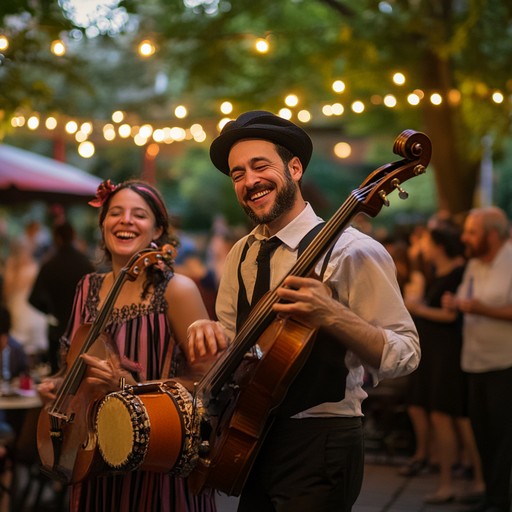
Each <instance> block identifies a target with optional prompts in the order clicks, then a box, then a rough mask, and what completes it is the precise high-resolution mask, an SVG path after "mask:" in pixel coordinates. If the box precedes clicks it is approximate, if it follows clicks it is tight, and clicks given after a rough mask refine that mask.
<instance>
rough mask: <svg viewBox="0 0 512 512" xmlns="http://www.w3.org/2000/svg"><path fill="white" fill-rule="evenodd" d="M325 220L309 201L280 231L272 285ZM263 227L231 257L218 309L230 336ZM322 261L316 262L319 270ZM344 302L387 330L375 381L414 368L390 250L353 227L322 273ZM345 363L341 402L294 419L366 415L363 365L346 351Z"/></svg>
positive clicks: (411, 330) (413, 335) (410, 326)
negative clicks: (306, 237)
mask: <svg viewBox="0 0 512 512" xmlns="http://www.w3.org/2000/svg"><path fill="white" fill-rule="evenodd" d="M321 220H322V219H320V218H319V217H317V215H316V214H315V213H314V211H313V209H312V208H311V206H310V205H309V204H308V205H307V206H306V207H305V209H304V210H303V211H302V212H301V214H300V215H298V216H297V217H296V218H295V219H294V220H293V221H292V222H290V223H289V224H288V225H287V226H286V227H284V228H283V229H282V230H281V231H279V232H278V233H276V236H277V237H279V238H280V239H281V240H282V241H283V244H282V245H281V246H279V247H278V248H277V250H276V251H275V253H274V255H273V257H272V259H271V262H270V272H271V289H273V288H275V287H276V286H277V285H278V284H279V283H280V282H281V280H282V279H283V278H284V277H286V275H287V273H288V271H289V270H290V269H291V267H292V266H293V264H294V263H295V261H296V260H297V250H298V245H299V242H300V241H301V240H302V238H303V237H304V235H305V234H306V233H307V232H309V231H310V229H311V228H313V227H314V226H315V225H316V224H318V223H319V222H321ZM267 237H268V234H267V233H265V232H264V226H257V227H256V228H255V229H254V230H253V231H252V232H251V233H249V235H247V236H246V237H244V238H242V239H241V240H239V241H238V242H237V243H236V244H235V245H234V246H233V248H232V249H231V251H230V253H229V254H228V256H227V259H226V263H225V267H224V274H223V276H222V278H221V282H220V286H219V293H218V295H217V302H216V313H217V317H218V319H219V321H220V322H221V324H222V325H223V326H224V328H225V330H226V332H227V334H228V336H229V337H230V339H233V338H234V336H235V331H236V315H237V311H236V308H237V298H238V272H237V269H238V265H239V262H240V257H241V253H242V250H243V248H244V246H245V245H246V243H249V244H250V247H249V249H248V251H247V255H246V258H245V260H244V262H243V263H242V267H241V273H242V278H243V280H244V284H245V288H246V291H247V294H248V300H249V302H250V300H251V297H252V291H253V288H254V282H255V279H256V270H257V267H256V255H257V253H258V249H259V244H258V243H256V244H254V241H255V240H258V239H262V238H267ZM321 266H322V259H321V260H320V261H319V263H318V265H317V268H316V270H317V272H318V273H320V269H321ZM323 281H324V282H326V283H327V284H328V285H329V287H330V288H331V289H332V290H333V294H334V295H333V296H335V297H336V298H337V299H338V300H339V301H340V302H341V303H343V304H344V305H346V306H347V307H349V308H350V309H351V310H352V311H353V312H354V313H356V314H357V315H358V316H360V317H361V318H363V319H364V320H366V321H367V322H368V323H370V324H372V325H374V326H379V327H381V328H382V329H383V332H384V334H385V346H384V351H383V354H382V359H381V364H380V367H379V368H367V369H368V370H369V371H370V372H371V373H372V376H373V378H374V382H375V384H376V383H377V382H378V381H379V380H381V379H383V378H392V377H398V376H401V375H406V374H408V373H410V372H412V371H413V370H414V369H415V368H416V367H417V366H418V363H419V358H420V348H419V340H418V334H417V331H416V328H415V326H414V322H413V321H412V319H411V316H410V315H409V312H408V311H407V309H406V308H405V305H404V303H403V300H402V296H401V293H400V289H399V287H398V283H397V280H396V269H395V265H394V262H393V260H392V258H391V256H390V255H389V253H388V252H387V251H386V249H385V248H384V247H383V246H382V245H381V244H380V243H378V242H377V241H375V240H374V239H372V238H371V237H369V236H367V235H365V234H363V233H361V232H359V231H358V230H356V229H354V228H351V227H348V228H347V229H346V230H345V231H344V232H343V234H342V236H341V237H340V238H339V239H338V241H337V242H336V245H335V247H334V250H333V252H332V255H331V257H330V259H329V263H328V265H327V269H326V271H325V274H324V276H323ZM345 364H346V366H347V368H348V370H349V373H348V375H347V379H346V388H345V398H344V399H343V400H341V401H340V402H336V403H334V402H329V403H324V404H320V405H317V406H315V407H312V408H310V409H308V410H307V411H303V412H301V413H299V414H297V415H296V416H295V417H299V418H300V417H311V416H323V417H326V416H362V412H361V403H362V401H363V400H364V399H365V398H366V397H367V396H368V395H367V394H366V392H365V391H364V390H363V378H364V367H363V364H362V362H361V361H360V360H359V358H358V357H357V356H356V355H355V354H354V353H352V352H350V351H347V354H346V357H345Z"/></svg>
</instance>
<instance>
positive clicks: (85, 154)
mask: <svg viewBox="0 0 512 512" xmlns="http://www.w3.org/2000/svg"><path fill="white" fill-rule="evenodd" d="M95 151H96V148H95V147H94V144H93V143H92V142H91V141H90V140H86V141H84V142H81V143H80V144H79V145H78V154H79V155H80V156H81V157H82V158H91V157H92V156H93V155H94V152H95Z"/></svg>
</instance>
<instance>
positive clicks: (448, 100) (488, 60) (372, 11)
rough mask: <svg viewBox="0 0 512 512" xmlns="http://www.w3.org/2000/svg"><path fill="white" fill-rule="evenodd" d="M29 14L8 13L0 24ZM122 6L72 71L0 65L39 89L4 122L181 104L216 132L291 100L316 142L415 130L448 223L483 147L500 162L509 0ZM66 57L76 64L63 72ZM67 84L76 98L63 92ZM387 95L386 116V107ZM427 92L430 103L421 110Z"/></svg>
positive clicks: (166, 0)
mask: <svg viewBox="0 0 512 512" xmlns="http://www.w3.org/2000/svg"><path fill="white" fill-rule="evenodd" d="M65 3H66V2H64V4H65ZM31 5H33V4H32V2H28V1H21V0H18V1H17V2H11V3H10V6H11V7H2V10H0V14H5V9H9V8H10V9H12V10H15V9H16V10H17V12H18V13H19V12H21V11H23V10H25V11H29V10H30V9H29V7H30V6H31ZM37 5H40V6H45V8H44V9H43V8H42V7H41V9H40V12H39V14H38V16H39V17H37V16H36V15H35V14H34V13H32V14H31V16H32V19H33V22H34V24H37V23H41V24H42V23H43V20H45V22H47V21H46V20H47V18H48V17H45V16H43V15H42V14H41V13H42V12H49V13H51V15H52V16H51V20H53V21H52V23H53V25H51V23H49V22H47V23H49V25H48V26H53V27H54V28H55V30H56V29H57V28H59V29H60V30H63V29H65V30H68V29H69V28H71V27H73V26H75V28H76V26H77V25H78V23H77V21H76V20H75V19H74V18H73V21H70V18H69V16H70V15H69V14H68V15H67V16H68V17H67V18H66V17H64V16H63V15H62V11H61V12H60V13H59V12H58V9H56V5H57V3H56V2H51V1H48V0H47V1H46V2H43V1H40V2H39V3H38V4H37ZM123 8H124V9H125V11H124V12H125V14H126V20H127V21H126V24H125V25H122V26H120V28H119V30H118V32H117V33H115V34H113V33H110V34H109V33H108V31H105V33H103V34H101V33H100V34H99V35H98V36H97V37H95V38H83V39H82V40H81V41H80V42H75V43H74V45H72V46H73V48H74V50H73V51H72V52H71V51H70V55H71V56H70V57H68V58H69V59H71V60H70V61H68V62H66V63H65V64H64V63H60V64H59V65H58V66H57V69H55V70H53V68H51V71H52V72H51V73H46V75H49V76H46V75H42V74H41V67H44V65H45V62H44V60H42V58H41V60H38V58H40V55H41V53H37V52H35V51H34V52H32V53H31V54H30V59H28V58H25V59H23V58H22V57H17V56H16V57H14V56H11V60H12V63H11V68H9V69H7V71H6V70H5V66H4V67H3V68H4V69H3V70H2V68H1V67H0V86H2V89H3V86H4V84H5V83H6V82H5V81H6V80H10V82H9V81H8V82H7V83H10V84H11V87H9V90H10V91H11V89H14V88H13V85H12V84H13V83H14V82H13V78H15V77H16V76H20V75H21V74H22V73H21V71H18V75H16V74H12V72H11V71H10V69H13V68H16V67H17V64H18V63H19V64H20V70H22V69H24V68H23V67H22V64H23V62H28V61H29V60H30V62H32V63H34V61H37V62H39V63H40V64H41V65H40V66H39V68H38V67H37V66H35V65H31V66H29V67H30V72H31V73H32V75H34V76H35V75H38V76H39V77H40V82H41V83H42V84H44V87H45V88H47V89H48V91H47V92H46V93H45V94H32V93H34V90H33V89H34V87H33V84H34V81H33V80H31V81H29V83H25V82H24V81H23V80H20V82H19V86H18V88H17V91H18V92H17V93H16V94H17V95H18V96H16V94H15V93H14V90H12V98H11V99H10V102H9V103H8V105H7V107H6V106H5V105H2V108H3V110H4V111H5V112H6V113H7V114H8V113H9V112H10V111H12V110H13V109H15V108H16V107H17V105H16V103H17V102H18V103H19V104H20V105H23V104H24V103H27V102H30V103H31V105H32V106H33V108H39V109H40V110H41V111H44V110H46V111H48V110H49V109H50V108H52V109H56V110H59V109H60V110H62V111H63V112H66V111H67V113H73V114H76V115H79V114H80V113H84V112H88V113H89V114H91V113H94V115H95V116H98V117H101V116H103V118H105V119H106V118H108V116H109V115H110V113H111V111H112V108H113V106H115V107H116V108H120V109H125V110H128V111H130V112H132V113H134V114H138V115H142V116H145V117H146V119H147V118H148V117H149V118H151V119H154V120H155V121H158V120H162V119H165V117H167V118H168V117H169V115H170V114H169V113H170V112H171V111H172V107H173V106H175V105H177V104H180V103H184V104H189V105H193V106H194V107H193V114H192V115H193V116H195V117H196V118H197V119H201V120H205V119H209V120H210V122H211V123H212V124H213V123H214V122H215V119H216V118H218V116H219V104H220V102H221V101H222V100H225V99H229V100H230V101H231V102H232V103H233V105H234V111H233V115H236V114H238V113H240V112H242V111H244V110H246V109H253V108H262V109H268V110H272V111H275V112H277V111H278V110H279V109H280V108H282V107H283V106H284V96H285V95H286V94H289V93H294V94H296V95H297V96H298V98H299V105H298V106H297V107H292V108H291V110H292V112H293V115H296V113H297V111H298V110H300V109H308V110H309V111H310V112H311V114H312V120H311V122H310V124H309V130H310V131H311V132H312V133H314V134H321V133H325V132H326V131H327V132H329V131H331V132H336V133H338V134H340V135H342V136H346V137H362V136H365V137H368V136H371V137H372V138H375V139H378V138H379V137H380V136H385V137H388V139H391V137H394V136H395V135H396V134H398V133H399V132H400V131H401V130H402V129H403V128H415V129H421V130H423V131H425V132H426V133H427V134H428V135H429V136H430V138H431V139H432V143H433V157H432V166H431V167H432V168H433V169H434V171H435V177H436V180H435V181H436V188H437V196H438V206H439V207H440V208H443V209H447V210H449V211H451V212H453V213H459V212H463V211H465V210H467V209H468V208H469V207H471V206H472V204H473V202H474V194H475V187H476V184H477V182H478V172H479V165H480V160H481V155H482V144H481V141H482V139H483V137H485V136H490V137H491V138H492V140H493V143H494V155H495V157H496V159H500V158H501V157H502V156H504V155H505V153H504V152H503V151H502V147H503V142H504V141H505V140H506V138H507V136H508V135H509V133H510V117H511V116H510V113H511V112H510V110H511V104H510V101H509V100H508V95H509V94H510V87H511V85H510V80H509V56H510V54H511V50H512V38H511V37H510V34H509V32H510V25H511V22H512V5H511V4H510V2H508V0H387V1H386V0H384V1H376V0H359V1H358V2H350V1H348V0H308V1H306V0H282V1H279V2H268V1H266V0H236V1H231V2H229V1H227V0H145V1H144V2H120V4H119V6H117V7H114V8H113V11H112V12H114V11H115V10H116V9H123ZM129 13H131V16H128V14H129ZM111 18H112V19H114V18H115V16H114V14H112V15H111ZM3 19H4V21H5V17H4V18H3ZM109 19H110V18H109ZM73 24H74V25H73ZM80 30H81V31H82V32H84V31H85V32H87V29H86V28H84V27H81V28H80ZM47 37H50V36H47ZM143 38H149V39H151V40H153V42H154V43H155V45H156V49H157V51H156V54H155V55H154V56H153V57H152V58H151V59H147V60H144V61H143V60H141V59H140V58H138V57H137V56H136V54H135V51H134V47H135V45H136V43H138V42H139V41H140V40H141V39H143ZM257 38H261V39H263V40H265V41H267V42H268V44H269V45H270V50H269V52H268V53H266V54H259V53H257V52H255V51H254V43H255V41H256V39H257ZM34 45H35V47H37V45H36V43H34ZM29 46H30V45H28V46H27V48H28V47H29ZM22 47H23V46H22ZM27 51H28V50H27ZM22 54H23V52H22ZM6 55H7V56H8V54H6ZM72 59H75V60H76V61H78V60H80V66H79V67H78V68H75V67H71V68H72V69H71V70H70V68H69V63H70V62H73V61H72ZM62 62H64V61H62ZM105 62H107V63H108V65H105ZM54 71H55V73H54ZM394 71H401V72H402V73H403V74H404V76H405V78H406V83H405V85H403V86H398V85H396V84H394V83H393V82H392V81H391V75H392V72H394ZM59 73H60V74H59ZM57 75H58V76H59V78H58V79H57V78H55V76H57ZM6 77H7V78H6ZM337 79H341V80H343V82H344V83H345V85H346V89H345V91H344V92H342V93H339V94H338V93H334V92H333V90H332V88H331V86H332V83H333V81H334V80H337ZM77 80H78V82H79V83H80V87H76V88H75V87H70V84H71V83H73V81H75V82H76V81H77ZM157 83H158V84H159V86H158V87H156V84H157ZM31 84H32V85H31ZM30 87H32V89H31V88H30ZM40 87H43V86H40ZM414 90H416V91H421V92H420V94H422V95H424V97H423V99H422V100H421V101H420V103H419V105H418V106H416V107H415V106H411V105H410V104H409V103H408V102H407V95H408V94H409V93H410V92H412V91H414ZM51 91H53V95H52V94H51ZM495 91H501V93H502V94H503V96H504V98H505V100H504V101H503V102H502V103H497V102H496V101H493V99H492V94H493V93H494V92H495ZM391 93H392V94H393V96H394V97H395V98H396V101H397V106H396V107H395V108H388V107H386V106H384V98H385V96H386V95H387V94H391ZM434 93H435V94H438V95H439V96H438V98H440V99H441V100H442V102H441V104H440V105H436V104H434V103H432V102H431V101H430V97H431V95H432V94H434ZM354 100H362V101H363V102H364V103H365V105H366V110H365V113H364V115H357V114H355V113H353V112H352V111H351V109H350V105H351V103H352V101H354ZM3 101H4V102H5V99H4V100H3ZM333 103H341V104H343V106H344V108H345V112H344V114H343V115H341V116H331V117H325V116H324V115H322V113H321V108H322V106H323V105H324V104H333ZM391 140H392V139H391ZM385 158H387V154H386V156H385ZM501 199H502V200H505V199H503V198H501Z"/></svg>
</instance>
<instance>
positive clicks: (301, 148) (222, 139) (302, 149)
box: [210, 125, 313, 175]
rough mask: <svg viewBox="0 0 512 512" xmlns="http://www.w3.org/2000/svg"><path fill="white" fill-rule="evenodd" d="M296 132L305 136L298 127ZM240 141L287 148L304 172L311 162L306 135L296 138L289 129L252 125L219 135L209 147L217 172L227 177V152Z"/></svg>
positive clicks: (296, 135) (311, 150)
mask: <svg viewBox="0 0 512 512" xmlns="http://www.w3.org/2000/svg"><path fill="white" fill-rule="evenodd" d="M297 130H300V131H301V132H302V133H303V134H305V132H303V130H302V129H300V128H298V127H297ZM242 139H262V140H267V141H270V142H274V143H275V144H279V145H280V146H283V147H285V148H287V149H288V150H289V151H291V152H292V153H293V155H294V156H297V157H298V158H299V160H300V161H301V163H302V167H303V170H306V167H307V166H308V164H309V161H310V160H311V154H312V153H313V143H312V142H311V140H310V139H309V137H308V136H307V135H306V137H304V136H303V135H301V136H298V134H296V133H294V132H293V130H290V127H281V126H275V125H270V126H268V127H267V126H264V125H260V126H258V125H252V126H247V127H241V128H234V129H232V130H229V131H226V132H225V133H221V134H220V135H219V136H218V137H217V138H216V139H215V140H214V141H213V142H212V144H211V146H210V159H211V161H212V163H213V165H215V167H217V169H219V171H221V172H223V173H224V174H227V175H229V164H228V157H229V152H230V151H231V148H232V147H233V144H235V142H237V141H239V140H242Z"/></svg>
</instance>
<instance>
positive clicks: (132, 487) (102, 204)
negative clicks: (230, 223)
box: [40, 180, 215, 512]
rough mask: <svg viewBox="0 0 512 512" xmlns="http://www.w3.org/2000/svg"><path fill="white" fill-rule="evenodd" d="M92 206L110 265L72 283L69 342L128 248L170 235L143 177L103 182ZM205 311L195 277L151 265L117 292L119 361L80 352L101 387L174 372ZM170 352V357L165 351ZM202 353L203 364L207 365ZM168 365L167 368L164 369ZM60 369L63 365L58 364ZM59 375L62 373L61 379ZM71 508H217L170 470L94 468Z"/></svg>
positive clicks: (48, 388) (100, 300)
mask: <svg viewBox="0 0 512 512" xmlns="http://www.w3.org/2000/svg"><path fill="white" fill-rule="evenodd" d="M90 204H91V205H92V206H95V207H98V208H100V210H99V227H100V230H101V236H102V246H103V249H104V253H105V259H106V260H107V262H109V263H110V268H111V270H110V272H107V273H92V274H88V275H86V276H85V277H84V278H83V279H82V280H81V282H80V283H79V284H78V286H77V290H76V294H75V300H74V305H73V312H72V315H71V318H70V321H69V324H68V328H67V333H66V334H65V336H64V338H63V341H64V342H65V343H66V342H67V344H68V346H71V347H73V343H74V342H75V338H74V337H75V333H76V332H77V330H78V328H79V327H80V326H82V325H83V324H86V323H92V322H93V321H94V320H95V319H96V317H97V315H98V313H99V311H100V310H101V308H102V306H103V304H104V303H105V299H106V297H107V295H108V293H109V291H110V290H111V288H112V286H113V284H114V282H115V280H116V277H117V276H118V275H119V272H120V271H121V269H122V268H123V267H125V266H126V265H127V263H128V262H129V261H130V259H131V258H132V256H134V255H135V254H137V253H138V252H140V251H141V250H143V249H146V248H148V247H158V248H161V247H162V246H163V245H165V244H168V243H170V242H171V235H170V232H169V231H170V226H169V220H168V214H167V209H166V207H165V204H164V202H163V199H162V197H161V195H160V193H159V192H158V191H157V190H156V189H155V188H154V187H152V186H151V185H149V184H148V183H146V182H143V181H138V180H129V181H125V182H123V183H121V184H119V185H117V186H115V185H112V184H111V183H110V180H109V181H107V182H104V183H102V184H101V185H100V187H99V189H98V194H97V197H96V200H95V201H91V203H90ZM207 317H208V314H207V312H206V309H205V307H204V304H203V302H202V299H201V296H200V293H199V291H198V289H197V287H196V285H195V284H194V282H193V281H192V280H191V279H189V278H187V277H185V276H183V275H179V274H175V273H174V272H173V270H172V267H170V266H166V265H155V266H152V267H148V268H147V269H146V271H145V275H144V276H142V275H141V276H139V277H138V278H137V279H135V280H134V281H130V280H127V281H126V282H125V283H124V285H123V288H122V290H121V293H120V294H119V296H118V297H117V299H116V302H115V304H114V307H113V309H112V313H111V317H110V319H109V321H108V325H107V327H106V329H105V331H106V332H107V333H108V335H109V336H110V338H111V339H112V341H113V342H114V344H115V346H116V348H117V351H118V354H119V357H118V359H117V361H118V363H119V364H106V363H105V361H104V360H101V359H99V358H96V357H93V356H90V355H83V356H82V357H83V359H84V361H85V363H86V364H87V373H86V379H87V383H88V384H90V385H95V386H97V387H98V389H99V391H100V392H101V393H102V394H103V395H104V394H107V393H109V392H112V391H119V382H120V379H121V378H124V379H125V381H126V382H128V383H135V382H144V381H147V380H158V379H168V378H170V377H173V376H174V374H173V371H174V370H175V368H176V366H177V364H176V362H177V360H178V359H179V358H180V357H181V353H182V352H181V350H180V347H181V346H184V345H185V344H186V335H187V334H186V333H187V328H188V326H189V325H190V324H191V323H192V322H193V321H195V320H197V319H200V318H207ZM167 354H170V355H172V358H173V359H172V360H171V364H170V365H168V364H167V362H166V355H167ZM204 363H205V362H204V361H203V365H202V367H203V368H204V366H205V364H204ZM166 368H170V371H165V369H166ZM63 374H64V375H65V371H63ZM60 382H62V381H60ZM60 382H59V379H58V378H56V377H55V378H51V379H49V380H47V381H45V382H43V383H41V385H40V393H41V395H42V396H43V397H44V398H46V399H47V400H51V399H53V398H54V397H55V396H56V395H55V393H56V391H57V390H58V387H59V384H60ZM70 509H71V512H86V511H95V512H101V511H104V512H107V511H108V512H111V511H113V510H115V511H117V512H131V511H133V512H141V511H142V512H214V511H215V503H214V496H213V494H212V493H209V492H208V493H203V494H201V495H198V496H194V495H192V493H191V492H190V491H189V489H188V485H187V480H186V479H182V478H177V477H173V476H170V475H169V474H167V473H163V472H160V473H156V472H149V471H140V470H137V471H132V472H128V473H125V474H119V475H108V476H91V477H89V478H87V479H86V480H84V481H82V482H81V483H78V484H75V485H73V486H72V488H71V506H70Z"/></svg>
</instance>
